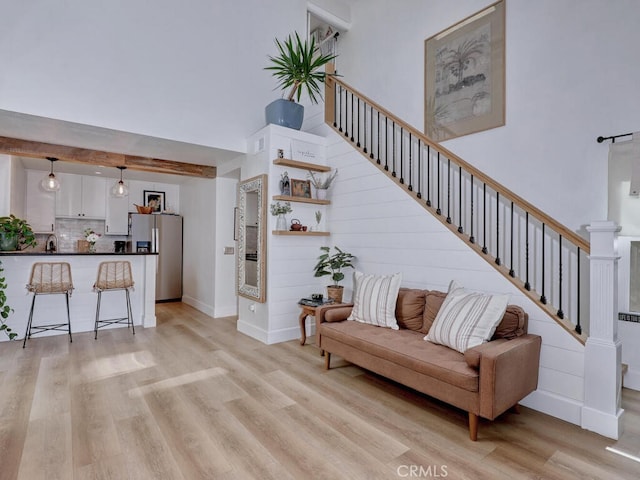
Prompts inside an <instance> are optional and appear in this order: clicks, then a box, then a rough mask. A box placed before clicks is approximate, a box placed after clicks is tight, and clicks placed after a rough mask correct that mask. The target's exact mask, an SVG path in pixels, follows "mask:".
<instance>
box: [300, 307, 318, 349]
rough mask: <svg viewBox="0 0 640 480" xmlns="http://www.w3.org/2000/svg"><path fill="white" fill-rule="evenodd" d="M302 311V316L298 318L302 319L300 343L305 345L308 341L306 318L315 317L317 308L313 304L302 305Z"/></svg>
mask: <svg viewBox="0 0 640 480" xmlns="http://www.w3.org/2000/svg"><path fill="white" fill-rule="evenodd" d="M300 308H301V309H302V312H300V316H299V317H298V320H299V321H300V345H304V344H305V342H306V341H307V328H306V327H307V325H306V323H307V322H306V320H307V317H308V316H312V317H315V316H316V308H318V307H313V306H311V305H300Z"/></svg>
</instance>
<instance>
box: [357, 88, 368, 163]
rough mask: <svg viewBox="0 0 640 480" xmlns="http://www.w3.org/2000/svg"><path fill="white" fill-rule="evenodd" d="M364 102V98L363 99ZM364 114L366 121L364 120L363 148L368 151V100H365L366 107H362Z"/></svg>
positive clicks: (365, 151)
mask: <svg viewBox="0 0 640 480" xmlns="http://www.w3.org/2000/svg"><path fill="white" fill-rule="evenodd" d="M363 102H364V100H363ZM362 114H363V115H364V121H363V122H362V127H363V128H362V135H363V136H364V138H363V142H362V143H363V144H364V148H363V149H362V152H363V153H367V102H364V108H363V109H362ZM358 132H360V128H359V127H358Z"/></svg>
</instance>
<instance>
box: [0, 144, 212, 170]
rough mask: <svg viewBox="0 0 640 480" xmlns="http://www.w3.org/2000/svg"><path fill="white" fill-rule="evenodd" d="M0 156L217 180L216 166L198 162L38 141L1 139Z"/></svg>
mask: <svg viewBox="0 0 640 480" xmlns="http://www.w3.org/2000/svg"><path fill="white" fill-rule="evenodd" d="M0 153H2V154H6V155H15V156H20V157H31V158H47V157H55V158H57V159H58V160H61V161H64V162H72V163H84V164H88V165H96V166H103V167H113V168H115V167H118V166H126V167H127V168H128V169H131V170H140V171H143V172H155V173H166V174H171V175H183V176H189V177H200V178H216V167H212V166H209V165H198V164H195V163H186V162H178V161H175V160H163V159H160V158H150V157H141V156H138V155H126V154H124V153H113V152H103V151H101V150H91V149H88V148H79V147H69V146H66V145H56V144H54V143H44V142H35V141H33V140H22V139H19V138H11V137H2V136H0Z"/></svg>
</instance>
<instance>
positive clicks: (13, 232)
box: [0, 214, 37, 251]
mask: <svg viewBox="0 0 640 480" xmlns="http://www.w3.org/2000/svg"><path fill="white" fill-rule="evenodd" d="M36 245H37V242H36V236H35V235H34V233H33V230H32V229H31V226H30V225H29V224H28V223H27V221H26V220H23V219H21V218H18V217H16V216H15V215H13V214H11V215H9V216H8V217H0V250H3V251H12V250H22V248H23V247H35V246H36Z"/></svg>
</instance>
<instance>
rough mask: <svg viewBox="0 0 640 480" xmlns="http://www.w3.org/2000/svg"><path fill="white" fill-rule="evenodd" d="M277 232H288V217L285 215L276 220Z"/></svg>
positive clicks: (282, 214) (280, 215)
mask: <svg viewBox="0 0 640 480" xmlns="http://www.w3.org/2000/svg"><path fill="white" fill-rule="evenodd" d="M276 230H287V217H285V216H284V213H281V214H279V215H278V218H277V219H276Z"/></svg>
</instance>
